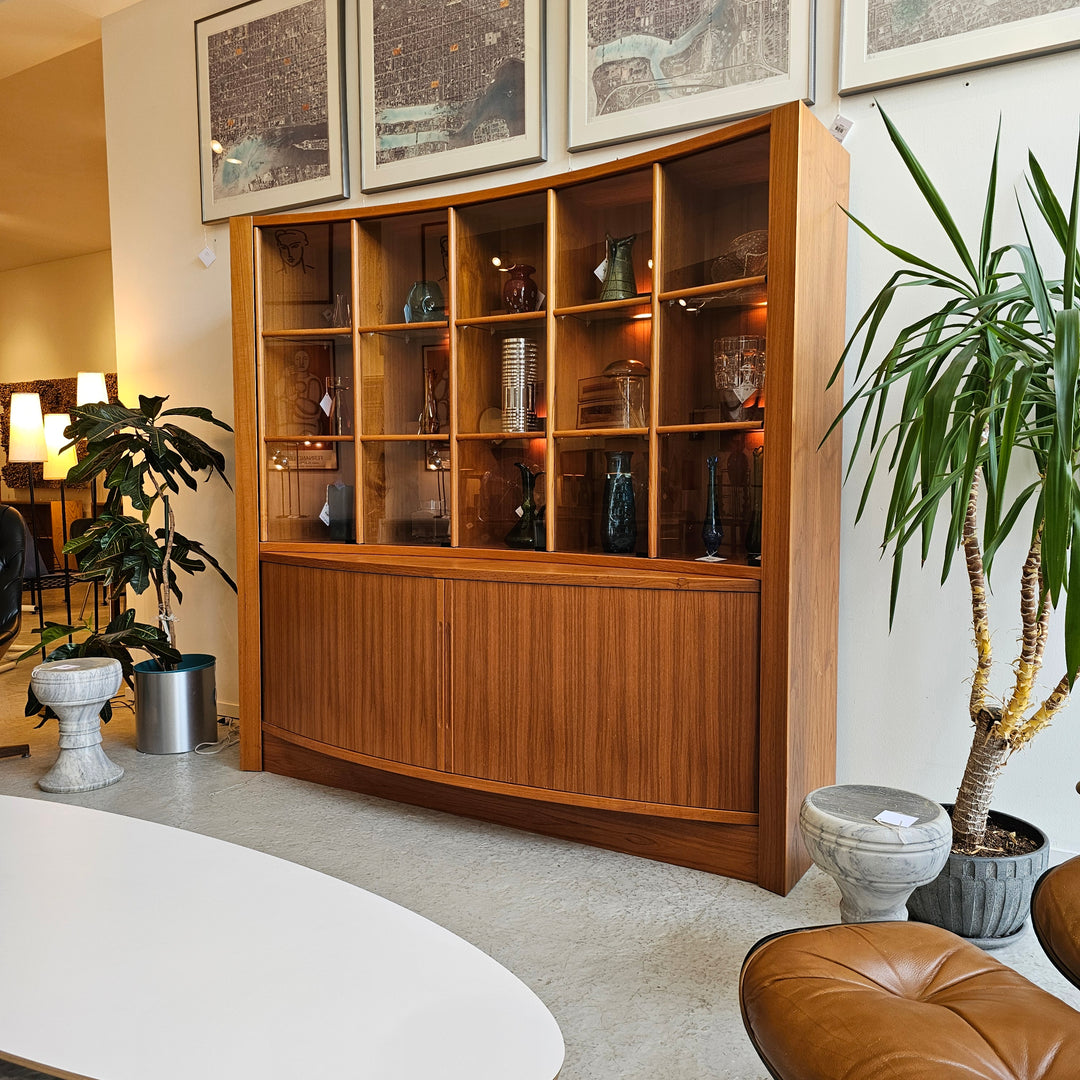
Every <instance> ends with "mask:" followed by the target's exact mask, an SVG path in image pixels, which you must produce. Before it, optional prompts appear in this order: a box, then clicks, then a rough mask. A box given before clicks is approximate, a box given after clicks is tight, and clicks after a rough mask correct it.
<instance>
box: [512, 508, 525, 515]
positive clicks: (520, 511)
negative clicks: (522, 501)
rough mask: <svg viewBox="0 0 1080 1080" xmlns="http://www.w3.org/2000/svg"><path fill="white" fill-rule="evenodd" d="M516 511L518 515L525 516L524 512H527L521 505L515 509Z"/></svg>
mask: <svg viewBox="0 0 1080 1080" xmlns="http://www.w3.org/2000/svg"><path fill="white" fill-rule="evenodd" d="M514 513H515V514H517V516H518V517H523V516H524V514H525V511H524V510H522V509H521V507H520V506H519V507H518V508H517V509H516V510H515V511H514Z"/></svg>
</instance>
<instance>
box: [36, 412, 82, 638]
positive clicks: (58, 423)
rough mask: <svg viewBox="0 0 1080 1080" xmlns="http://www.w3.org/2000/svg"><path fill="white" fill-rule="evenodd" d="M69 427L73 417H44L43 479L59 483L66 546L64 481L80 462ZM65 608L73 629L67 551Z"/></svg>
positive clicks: (50, 414) (55, 414) (62, 525)
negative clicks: (45, 459)
mask: <svg viewBox="0 0 1080 1080" xmlns="http://www.w3.org/2000/svg"><path fill="white" fill-rule="evenodd" d="M70 423H71V417H70V416H69V415H68V414H67V413H46V414H45V446H46V448H47V449H48V451H49V457H48V460H47V461H46V462H45V464H44V465H43V466H42V468H41V472H42V475H43V476H44V477H45V479H46V480H59V481H60V530H61V536H62V537H63V541H64V545H65V546H66V545H67V542H68V523H67V496H66V494H65V491H64V481H65V480H66V479H67V474H68V470H70V469H73V468H74V467H75V466H76V465H77V464H78V461H79V458H78V455H77V454H76V453H75V444H74V443H72V442H70V440H69V439H68V437H67V436H66V435H65V434H64V429H65V428H66V427H67V426H68V424H70ZM69 443H70V445H69ZM64 607H65V609H66V610H67V624H68V626H70V625H71V567H70V564H69V562H68V553H67V552H66V551H65V552H64ZM68 641H71V635H70V634H68Z"/></svg>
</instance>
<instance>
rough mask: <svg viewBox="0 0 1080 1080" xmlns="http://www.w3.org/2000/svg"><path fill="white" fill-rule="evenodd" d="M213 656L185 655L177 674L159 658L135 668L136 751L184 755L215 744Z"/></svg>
mask: <svg viewBox="0 0 1080 1080" xmlns="http://www.w3.org/2000/svg"><path fill="white" fill-rule="evenodd" d="M216 669H217V657H214V656H210V655H209V654H208V653H186V654H185V655H184V657H183V659H182V660H181V661H180V664H179V665H178V666H177V668H176V670H175V671H163V670H162V669H161V667H160V666H159V664H158V662H157V660H143V661H142V662H141V663H139V664H136V665H135V749H136V750H138V751H139V752H140V753H142V754H186V753H188V751H190V750H194V749H195V747H196V746H198V745H199V744H200V743H210V742H217V738H218V731H217V720H218V716H217V688H216V680H215V675H216Z"/></svg>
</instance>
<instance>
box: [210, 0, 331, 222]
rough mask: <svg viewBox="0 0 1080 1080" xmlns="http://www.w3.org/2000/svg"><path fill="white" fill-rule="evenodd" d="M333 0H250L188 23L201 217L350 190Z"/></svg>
mask: <svg viewBox="0 0 1080 1080" xmlns="http://www.w3.org/2000/svg"><path fill="white" fill-rule="evenodd" d="M341 49H342V35H341V3H340V0H301V2H300V3H297V0H254V2H253V3H248V4H242V5H241V6H240V7H235V8H232V9H231V10H229V11H223V12H221V13H220V14H218V15H212V16H210V17H209V18H206V19H200V20H199V21H198V22H197V23H196V24H195V56H196V70H197V74H198V87H199V167H200V173H201V181H202V219H203V221H204V222H210V221H222V220H224V219H225V218H228V217H232V216H233V215H234V214H258V213H265V212H266V211H269V210H283V209H285V208H287V207H292V206H305V205H307V204H308V203H315V202H323V201H325V200H327V199H341V198H344V197H345V196H346V195H348V194H349V185H348V175H347V172H346V165H345V137H344V128H343V125H342V108H341V102H342V89H341V83H342V76H341Z"/></svg>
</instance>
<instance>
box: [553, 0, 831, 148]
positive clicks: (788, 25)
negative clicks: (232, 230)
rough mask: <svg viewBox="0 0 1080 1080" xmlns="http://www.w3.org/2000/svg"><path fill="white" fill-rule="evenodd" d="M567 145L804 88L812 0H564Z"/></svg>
mask: <svg viewBox="0 0 1080 1080" xmlns="http://www.w3.org/2000/svg"><path fill="white" fill-rule="evenodd" d="M568 2H569V11H568V17H569V30H570V33H569V39H570V40H569V50H570V53H569V57H568V65H567V66H568V69H569V79H570V86H569V104H570V149H571V150H583V149H585V148H586V147H590V146H603V145H605V144H606V143H614V142H623V141H625V140H628V139H640V138H644V137H645V136H648V135H656V134H658V133H660V132H663V131H676V130H678V129H680V128H687V127H695V126H700V125H702V124H713V123H717V122H719V121H721V120H734V119H736V118H737V117H741V116H748V115H750V114H751V113H755V112H761V111H763V110H765V109H770V108H772V107H773V106H774V105H781V104H783V103H784V102H786V101H791V100H793V99H795V98H801V99H802V100H803V101H805V102H807V104H811V103H812V102H813V98H814V89H813V87H814V40H813V36H814V4H813V2H812V0H755V2H754V3H737V2H735V0H715V2H714V3H703V2H702V0H665V2H663V3H649V4H641V3H627V2H626V0H568Z"/></svg>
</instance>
